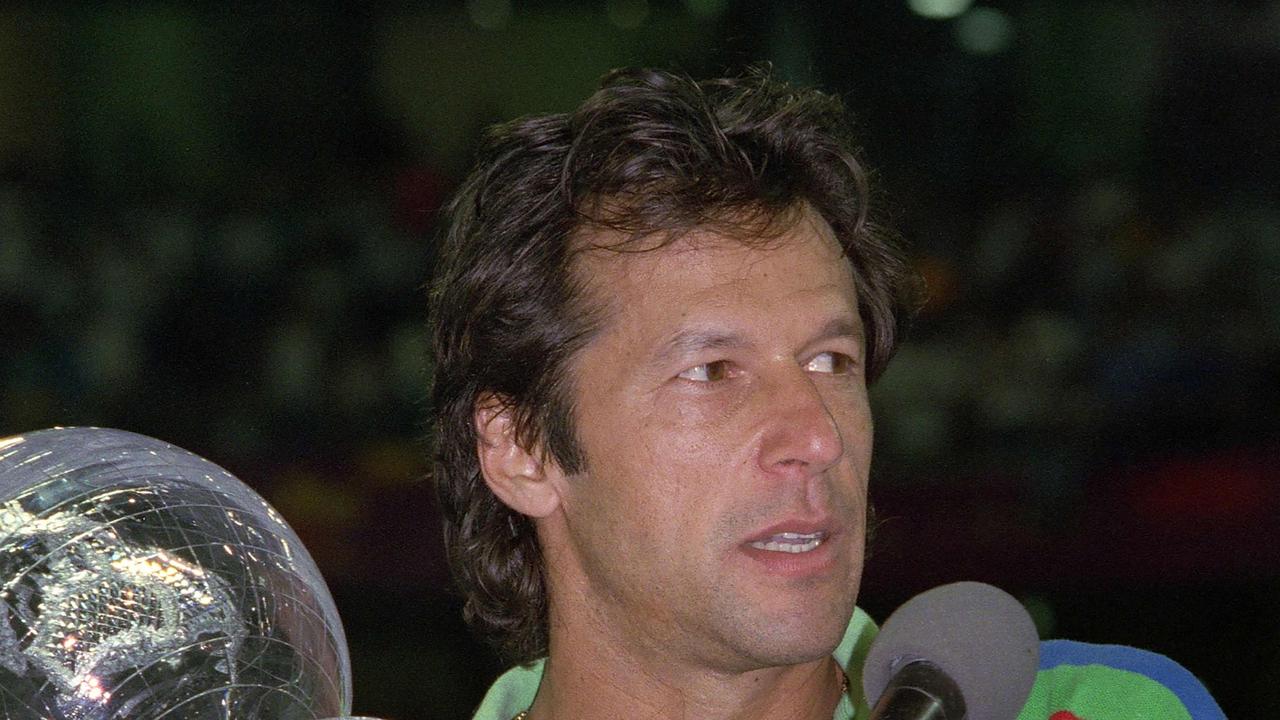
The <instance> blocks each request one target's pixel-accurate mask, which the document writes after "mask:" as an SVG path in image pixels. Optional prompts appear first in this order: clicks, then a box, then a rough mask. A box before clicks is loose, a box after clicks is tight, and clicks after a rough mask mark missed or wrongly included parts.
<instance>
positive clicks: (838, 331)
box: [813, 317, 867, 341]
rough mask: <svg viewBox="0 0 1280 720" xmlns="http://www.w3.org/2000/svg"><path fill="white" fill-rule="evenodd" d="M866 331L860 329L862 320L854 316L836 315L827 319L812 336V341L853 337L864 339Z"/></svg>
mask: <svg viewBox="0 0 1280 720" xmlns="http://www.w3.org/2000/svg"><path fill="white" fill-rule="evenodd" d="M866 335H867V334H866V332H865V331H864V330H863V329H862V321H861V320H859V319H858V318H856V317H837V318H832V319H831V320H828V321H827V324H826V325H823V326H822V328H821V329H820V330H818V332H817V333H816V334H815V335H814V336H813V340H814V341H819V340H831V339H834V338H854V339H856V340H859V341H866V339H867V337H866Z"/></svg>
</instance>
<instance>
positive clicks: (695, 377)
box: [676, 360, 729, 382]
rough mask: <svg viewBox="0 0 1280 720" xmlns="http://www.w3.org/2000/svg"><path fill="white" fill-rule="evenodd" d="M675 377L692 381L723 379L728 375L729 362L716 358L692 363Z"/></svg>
mask: <svg viewBox="0 0 1280 720" xmlns="http://www.w3.org/2000/svg"><path fill="white" fill-rule="evenodd" d="M676 377H679V378H680V379H682V380H692V381H694V382H716V381H717V380H724V379H725V378H727V377H729V362H728V361H727V360H716V361H715V362H709V363H702V364H701V365H694V366H693V367H691V368H689V369H688V370H685V371H684V372H682V373H680V374H679V375H677V376H676Z"/></svg>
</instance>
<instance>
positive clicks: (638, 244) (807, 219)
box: [571, 204, 852, 279]
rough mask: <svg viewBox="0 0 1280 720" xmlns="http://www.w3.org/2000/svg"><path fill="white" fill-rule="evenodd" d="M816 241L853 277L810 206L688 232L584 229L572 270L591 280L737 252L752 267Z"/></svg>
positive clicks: (824, 223) (826, 227) (827, 228)
mask: <svg viewBox="0 0 1280 720" xmlns="http://www.w3.org/2000/svg"><path fill="white" fill-rule="evenodd" d="M814 239H819V240H820V241H821V242H820V244H821V246H824V247H825V248H826V249H827V250H829V252H830V255H831V258H830V259H831V261H832V262H833V263H839V264H840V265H841V266H842V267H844V268H845V269H847V270H848V271H849V273H850V275H852V266H851V265H850V264H849V262H848V259H847V257H845V254H844V250H843V248H842V247H841V245H840V243H839V242H838V240H837V239H836V237H835V233H834V231H833V230H832V229H831V226H830V225H829V224H828V223H827V221H826V220H825V219H824V218H823V217H822V215H820V214H819V213H817V212H816V211H814V210H813V209H812V208H811V207H810V206H808V205H803V204H802V205H799V206H794V207H793V208H791V209H788V210H785V211H782V212H777V213H773V214H770V215H764V214H763V213H755V214H751V215H749V216H741V215H734V216H727V217H726V218H725V219H724V220H723V221H719V220H716V221H712V222H709V223H707V224H704V225H697V226H693V227H689V228H677V229H664V230H660V231H655V232H650V233H632V232H625V231H620V230H615V229H612V228H610V227H607V226H598V225H588V226H586V227H583V228H582V229H580V230H579V231H578V232H577V233H575V237H574V238H573V239H572V240H571V242H572V243H573V246H574V253H573V255H574V266H575V269H576V270H578V271H579V272H580V273H582V274H584V275H586V276H587V279H590V278H592V277H600V276H603V277H609V276H611V275H613V276H619V275H622V276H632V275H634V274H636V273H645V272H649V273H653V272H659V273H660V272H661V269H662V268H663V266H670V265H671V264H676V265H677V266H679V265H684V264H688V263H697V262H702V261H704V258H705V257H706V255H707V254H708V252H709V251H710V252H716V253H729V254H735V255H737V256H738V257H739V258H740V259H742V260H743V262H744V264H750V262H751V261H752V259H754V258H758V257H760V256H762V255H763V254H765V253H769V252H770V251H774V250H778V249H779V248H781V247H784V246H786V245H790V244H794V243H797V242H806V241H812V240H814Z"/></svg>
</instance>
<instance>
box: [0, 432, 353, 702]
mask: <svg viewBox="0 0 1280 720" xmlns="http://www.w3.org/2000/svg"><path fill="white" fill-rule="evenodd" d="M350 712H351V667H350V659H349V657H348V654H347V644H346V637H345V635H344V634H343V630H342V624H341V622H340V620H339V619H338V613H337V610H336V609H335V607H334V604H333V599H332V598H331V597H330V595H329V591H328V588H327V587H326V586H325V583H324V580H323V579H322V578H321V577H320V572H319V570H318V569H317V568H316V565H315V562H314V561H312V559H311V556H310V555H308V554H307V551H306V549H305V548H304V547H303V546H302V543H301V542H300V541H299V540H298V537H297V535H296V534H294V532H293V530H292V529H290V528H289V526H288V525H287V524H286V523H285V521H284V519H283V518H281V517H280V515H279V514H278V513H277V512H276V511H275V510H274V509H273V508H272V507H271V506H270V505H268V504H267V502H266V501H265V500H263V499H262V498H261V497H260V496H259V495H258V494H257V493H255V492H253V491H252V490H250V489H249V488H248V487H247V486H246V485H244V483H242V482H240V481H239V480H237V479H236V478H235V477H233V476H232V475H231V474H230V473H228V472H227V471H225V470H223V469H222V468H220V467H218V466H217V465H214V464H213V463H211V462H209V461H207V460H204V459H202V458H199V457H196V456H195V455H192V454H191V453H188V452H186V451H185V450H182V449H180V448H177V447H174V446H172V445H169V444H167V443H164V442H161V441H159V440H155V439H153V438H149V437H145V436H142V435H136V434H133V433H128V432H123V431H119V430H106V429H98V428H57V429H52V430H42V431H39V432H33V433H28V434H25V435H15V436H12V437H8V438H3V439H0V717H4V718H8V719H9V720H28V719H30V720H49V719H53V720H108V719H111V720H116V719H121V720H123V719H125V718H129V719H137V720H143V719H150V718H155V719H159V718H162V717H163V718H165V720H205V719H210V720H212V719H214V718H217V719H224V720H231V719H235V720H253V719H257V718H262V719H263V720H267V719H270V720H292V719H294V718H297V719H305V720H316V719H318V718H328V717H334V716H345V715H348V714H349V713H350Z"/></svg>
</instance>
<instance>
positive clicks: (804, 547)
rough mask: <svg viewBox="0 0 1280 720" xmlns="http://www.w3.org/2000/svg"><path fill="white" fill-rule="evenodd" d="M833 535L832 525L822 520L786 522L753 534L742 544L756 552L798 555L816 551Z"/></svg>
mask: <svg viewBox="0 0 1280 720" xmlns="http://www.w3.org/2000/svg"><path fill="white" fill-rule="evenodd" d="M833 534H834V530H833V528H832V523H830V522H829V521H827V520H826V519H824V518H819V519H815V520H788V521H783V522H780V523H776V524H774V525H772V526H770V527H768V528H765V529H764V530H761V531H760V532H758V533H755V534H754V535H752V536H751V537H750V538H749V539H748V540H747V541H746V542H745V543H744V544H745V545H746V546H748V547H750V548H754V549H756V550H764V551H768V552H780V553H790V554H800V553H807V552H810V551H813V550H816V549H817V548H818V546H819V545H821V544H822V543H824V542H826V541H827V539H828V538H830V537H831V536H832V535H833Z"/></svg>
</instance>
